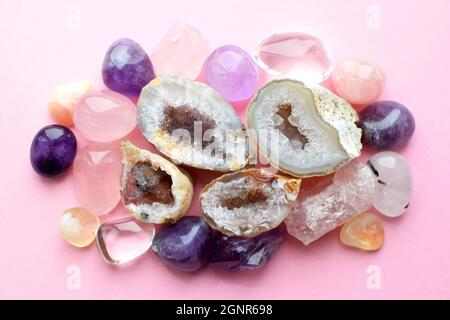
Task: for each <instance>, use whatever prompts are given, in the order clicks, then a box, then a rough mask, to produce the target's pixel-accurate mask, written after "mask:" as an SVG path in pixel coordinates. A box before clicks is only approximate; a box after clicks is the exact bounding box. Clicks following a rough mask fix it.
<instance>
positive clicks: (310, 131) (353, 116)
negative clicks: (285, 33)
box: [247, 79, 362, 178]
mask: <svg viewBox="0 0 450 320" xmlns="http://www.w3.org/2000/svg"><path fill="white" fill-rule="evenodd" d="M247 119H248V125H249V129H254V130H255V133H256V134H255V135H253V136H256V138H257V141H256V142H257V145H258V147H259V150H260V151H261V152H262V154H263V155H265V157H266V158H267V159H268V160H269V162H270V163H271V164H272V165H273V166H274V167H276V168H278V169H279V170H281V171H283V172H285V173H288V174H291V175H293V176H296V177H301V178H303V177H311V176H322V175H327V174H329V173H332V172H334V171H336V170H337V169H339V168H340V167H342V166H344V165H345V164H346V163H348V162H349V161H350V160H352V159H354V158H356V157H358V156H359V155H360V152H361V148H362V146H361V129H359V128H358V127H357V126H356V123H355V122H356V121H357V120H358V115H357V113H356V112H355V110H353V108H352V107H351V105H350V104H348V103H347V102H345V101H344V100H343V99H341V98H339V97H338V96H336V95H335V94H333V93H332V92H330V91H328V90H327V89H325V88H323V87H320V86H317V87H308V86H306V85H305V84H303V83H302V82H299V81H295V80H290V79H280V80H273V81H271V82H269V83H268V84H266V85H265V86H264V87H262V88H261V89H260V90H259V92H258V94H257V95H256V96H255V98H254V99H253V100H252V102H251V103H250V107H249V109H248V117H247Z"/></svg>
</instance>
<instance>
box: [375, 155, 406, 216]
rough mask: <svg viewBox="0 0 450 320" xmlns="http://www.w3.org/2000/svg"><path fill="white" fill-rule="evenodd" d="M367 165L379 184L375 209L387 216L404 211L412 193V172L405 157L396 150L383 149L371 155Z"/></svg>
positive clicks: (398, 214)
mask: <svg viewBox="0 0 450 320" xmlns="http://www.w3.org/2000/svg"><path fill="white" fill-rule="evenodd" d="M368 165H369V167H370V168H372V170H373V172H374V174H375V176H376V178H377V181H378V184H379V192H378V193H377V194H376V195H375V199H374V203H373V206H374V207H375V209H377V210H378V211H379V212H381V213H382V214H384V215H385V216H388V217H398V216H400V215H402V214H403V213H405V211H406V209H407V208H408V206H409V202H410V200H411V193H412V173H411V169H410V168H409V165H408V162H407V161H406V159H405V158H403V157H402V156H401V155H400V154H398V153H396V152H392V151H383V152H379V153H376V154H375V155H374V156H372V157H371V158H370V159H369V161H368Z"/></svg>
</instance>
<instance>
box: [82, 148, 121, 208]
mask: <svg viewBox="0 0 450 320" xmlns="http://www.w3.org/2000/svg"><path fill="white" fill-rule="evenodd" d="M121 159H122V156H121V153H120V150H119V143H118V142H114V143H112V142H110V143H93V144H90V145H88V146H87V147H85V148H84V149H82V150H81V151H80V152H79V153H78V154H77V156H76V158H75V161H74V164H73V179H74V183H75V191H76V193H77V196H78V199H79V201H80V203H81V205H82V206H83V207H84V208H86V209H87V210H89V211H90V212H92V213H95V214H98V215H102V214H106V213H108V212H110V211H112V210H113V209H114V208H115V207H116V206H117V204H118V203H119V201H120V191H119V187H120V175H121V172H122V167H121Z"/></svg>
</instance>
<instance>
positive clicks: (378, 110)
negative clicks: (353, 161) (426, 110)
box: [359, 101, 416, 150]
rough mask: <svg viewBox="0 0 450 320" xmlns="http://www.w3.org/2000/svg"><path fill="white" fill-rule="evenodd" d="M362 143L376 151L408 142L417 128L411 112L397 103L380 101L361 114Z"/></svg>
mask: <svg viewBox="0 0 450 320" xmlns="http://www.w3.org/2000/svg"><path fill="white" fill-rule="evenodd" d="M359 119H360V120H359V123H360V127H361V130H362V143H363V144H365V145H367V146H370V147H372V148H375V149H379V150H381V149H394V148H398V147H401V146H403V145H405V144H406V142H408V140H409V139H410V138H411V136H412V135H413V133H414V129H415V127H416V124H415V120H414V117H413V115H412V114H411V112H410V111H409V110H408V109H407V108H406V107H405V106H403V105H402V104H400V103H398V102H395V101H379V102H375V103H374V104H371V105H369V106H368V107H366V108H365V109H364V110H363V111H361V112H360V114H359Z"/></svg>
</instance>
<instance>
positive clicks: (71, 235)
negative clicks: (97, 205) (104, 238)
mask: <svg viewBox="0 0 450 320" xmlns="http://www.w3.org/2000/svg"><path fill="white" fill-rule="evenodd" d="M99 227H100V219H99V218H98V216H96V215H95V214H92V213H90V212H89V211H87V210H86V209H84V208H72V209H68V210H66V211H64V213H63V214H62V215H61V217H60V218H59V224H58V229H59V233H60V234H61V236H62V237H63V239H64V240H66V241H67V242H68V243H70V244H71V245H73V246H75V247H80V248H83V247H87V246H88V245H90V244H91V243H92V242H93V241H94V240H95V236H96V234H97V230H98V228H99Z"/></svg>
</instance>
